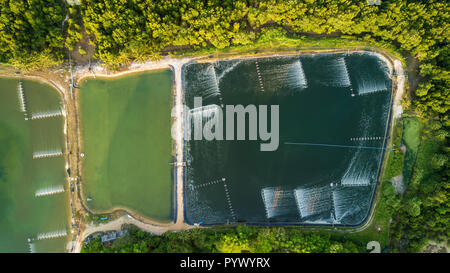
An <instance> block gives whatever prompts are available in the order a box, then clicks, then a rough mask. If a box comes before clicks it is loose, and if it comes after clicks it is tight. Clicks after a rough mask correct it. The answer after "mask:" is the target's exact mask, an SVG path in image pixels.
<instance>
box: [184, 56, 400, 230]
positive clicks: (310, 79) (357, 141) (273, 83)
mask: <svg viewBox="0 0 450 273" xmlns="http://www.w3.org/2000/svg"><path fill="white" fill-rule="evenodd" d="M390 73H391V72H390V71H389V67H388V66H387V64H386V63H385V62H384V61H383V60H382V59H381V58H380V57H379V56H378V55H375V54H372V53H352V54H349V55H347V54H316V55H301V56H286V57H271V58H257V59H245V60H239V59H236V60H224V61H217V62H214V63H195V62H193V63H190V64H188V65H186V66H185V67H184V70H183V79H184V86H183V88H184V92H185V100H186V104H187V106H188V107H190V108H191V109H192V108H193V107H194V103H193V102H194V97H202V99H203V107H202V108H201V109H192V110H191V111H192V112H193V113H203V119H204V118H205V116H211V115H215V114H214V113H210V112H211V111H212V110H211V109H217V108H211V105H216V106H217V107H223V106H222V105H243V106H247V105H250V104H253V105H256V106H258V105H269V106H270V105H279V115H280V117H279V132H280V140H279V147H278V149H277V150H276V151H273V152H261V151H260V143H261V141H249V140H245V141H244V140H240V141H237V140H234V141H217V140H213V141H206V140H190V141H187V142H186V157H187V170H186V181H185V198H186V219H187V221H189V222H190V223H191V224H192V223H200V222H201V223H203V224H226V223H236V222H242V223H249V224H264V225H265V224H292V225H297V224H325V225H328V224H334V225H358V224H360V223H361V222H363V221H364V219H365V218H366V217H367V215H368V213H369V210H370V207H371V202H372V197H373V194H374V191H375V188H376V184H377V177H378V171H379V169H380V163H381V159H382V157H383V147H384V144H385V138H386V136H387V132H386V128H387V127H386V125H387V122H388V120H389V118H388V117H389V111H390V101H391V89H392V86H391V80H390ZM212 112H213V111H212ZM195 119H196V117H195V116H194V117H193V118H192V120H195ZM200 119H202V116H201V114H200ZM224 119H225V121H226V116H225V114H224ZM225 121H224V123H225ZM269 121H270V118H269ZM247 122H248V118H247ZM186 126H190V125H186ZM247 126H248V125H247ZM270 126H271V125H269V127H270ZM224 131H226V129H225V128H224ZM224 135H226V133H224ZM247 139H248V134H247Z"/></svg>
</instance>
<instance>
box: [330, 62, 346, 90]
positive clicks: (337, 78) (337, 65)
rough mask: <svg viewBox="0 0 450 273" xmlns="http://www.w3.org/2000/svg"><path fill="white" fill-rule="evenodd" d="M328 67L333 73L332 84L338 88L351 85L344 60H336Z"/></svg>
mask: <svg viewBox="0 0 450 273" xmlns="http://www.w3.org/2000/svg"><path fill="white" fill-rule="evenodd" d="M330 67H331V69H332V71H334V75H333V80H332V84H333V85H335V86H338V87H348V86H350V85H351V83H350V77H349V74H348V70H347V64H346V63H345V59H344V58H338V59H335V60H333V61H332V62H331V64H330Z"/></svg>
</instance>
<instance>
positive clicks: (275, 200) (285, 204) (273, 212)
mask: <svg viewBox="0 0 450 273" xmlns="http://www.w3.org/2000/svg"><path fill="white" fill-rule="evenodd" d="M261 196H262V199H263V202H264V208H265V210H266V217H267V218H273V217H276V216H281V215H286V214H290V213H291V212H292V211H293V210H295V202H294V196H293V192H292V190H282V189H280V188H278V187H268V188H263V189H262V190H261Z"/></svg>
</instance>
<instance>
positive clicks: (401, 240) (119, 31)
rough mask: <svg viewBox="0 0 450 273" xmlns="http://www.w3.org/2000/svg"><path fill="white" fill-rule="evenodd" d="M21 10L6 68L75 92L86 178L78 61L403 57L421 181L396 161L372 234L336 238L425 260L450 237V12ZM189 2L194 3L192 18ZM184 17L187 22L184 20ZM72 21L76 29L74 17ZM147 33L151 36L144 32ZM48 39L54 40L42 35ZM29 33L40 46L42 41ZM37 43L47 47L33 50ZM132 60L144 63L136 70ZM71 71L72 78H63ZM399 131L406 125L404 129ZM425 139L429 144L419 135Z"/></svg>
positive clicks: (431, 4) (385, 179) (444, 7)
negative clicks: (399, 180)
mask: <svg viewBox="0 0 450 273" xmlns="http://www.w3.org/2000/svg"><path fill="white" fill-rule="evenodd" d="M13 2H15V3H16V4H14V3H13V4H11V5H9V6H7V5H3V6H2V7H0V14H2V15H3V17H4V19H5V25H2V26H0V44H1V45H2V50H1V51H0V62H1V63H3V64H5V65H6V66H5V65H2V66H0V74H1V75H6V76H13V77H16V76H17V77H38V78H41V79H44V81H46V82H52V84H54V85H56V86H59V87H60V90H63V93H64V94H65V96H66V97H67V98H68V100H67V102H66V103H67V109H68V117H67V123H68V124H69V128H68V138H69V140H70V143H69V145H70V149H69V150H68V153H69V151H70V153H69V154H70V156H69V161H70V162H69V164H70V165H71V169H72V170H74V171H75V172H76V171H78V172H79V169H80V168H81V166H79V148H80V147H81V146H80V142H79V141H80V139H79V136H78V137H77V135H76V134H77V133H76V132H77V129H76V128H77V127H78V126H79V125H78V124H77V122H76V120H78V117H77V115H78V112H77V108H79V107H78V105H77V104H78V103H79V102H78V100H77V99H76V97H75V99H74V98H73V97H72V96H71V93H70V92H69V87H68V86H69V85H70V75H69V66H71V65H72V63H74V65H76V67H77V69H76V71H87V72H85V73H86V75H87V74H91V75H92V72H90V67H91V68H92V65H91V60H94V59H97V60H98V59H100V61H99V62H98V64H102V67H108V68H109V69H106V68H102V70H103V71H104V72H105V74H108V73H110V72H109V71H119V72H118V74H117V75H119V74H120V73H121V72H123V70H127V69H129V68H130V67H133V66H134V67H139V65H140V64H139V62H143V61H145V60H148V59H150V60H161V58H162V57H163V55H169V56H172V57H177V58H180V57H181V58H183V57H193V58H199V56H204V57H206V58H226V56H234V55H242V54H243V53H244V52H245V54H248V55H251V54H255V53H257V54H258V55H259V54H261V53H272V54H273V53H275V54H276V53H278V52H280V51H295V52H298V53H303V52H308V51H309V52H311V51H314V50H320V49H323V50H333V49H339V48H340V49H342V50H348V49H349V48H352V47H353V48H354V47H358V48H359V49H364V48H366V49H369V48H373V49H376V50H381V51H386V52H388V54H390V55H392V56H394V57H395V58H398V59H400V60H401V62H402V63H403V66H404V67H405V72H407V73H408V74H407V76H408V77H407V82H406V84H405V89H406V90H405V93H406V94H405V96H404V97H403V100H402V101H401V104H402V106H403V109H404V113H403V114H402V116H401V117H399V118H398V119H397V122H398V123H402V124H403V123H404V122H403V119H404V118H415V119H417V120H418V121H419V122H420V123H422V126H423V127H424V129H423V130H421V131H418V130H409V131H410V133H411V134H412V133H414V132H416V134H420V136H419V139H420V144H419V146H418V150H417V152H416V156H415V157H416V159H415V161H414V160H413V162H412V163H411V160H410V161H409V163H407V164H408V166H409V165H411V164H413V167H412V168H413V170H412V174H411V180H410V181H403V184H404V185H405V186H406V192H405V193H403V194H399V193H397V192H396V190H395V188H394V186H393V185H392V183H391V181H392V179H393V177H396V176H398V175H400V174H402V172H403V169H404V167H403V166H404V160H405V156H404V155H403V156H402V155H401V154H398V153H397V154H395V153H390V154H386V159H385V161H386V162H390V163H389V164H386V166H384V171H383V173H385V175H383V176H382V178H381V179H380V182H381V185H379V188H378V190H377V195H376V197H375V198H376V200H375V202H376V203H375V204H376V208H374V209H373V210H372V211H373V214H374V216H373V220H372V222H371V225H370V226H368V227H365V228H364V230H361V231H358V230H357V231H354V230H353V231H350V232H347V231H345V230H344V229H342V230H337V231H332V232H328V233H331V234H332V236H337V237H340V238H343V239H349V240H350V239H351V240H356V241H359V242H366V243H367V242H368V241H371V240H373V239H374V238H375V239H378V240H379V241H380V243H381V244H382V247H383V246H384V247H386V246H389V248H390V249H391V250H392V251H399V252H406V251H420V250H421V249H422V248H423V246H424V245H426V244H427V242H428V240H434V241H442V240H443V241H446V240H447V239H448V232H449V231H448V210H449V204H448V196H449V185H448V175H449V173H448V169H449V168H448V165H449V163H448V153H449V149H448V127H449V126H450V121H449V119H448V115H447V113H448V108H449V101H450V100H449V82H450V76H449V73H448V71H449V63H448V54H449V46H448V37H450V35H449V28H448V23H447V22H448V19H449V6H448V3H442V2H440V1H417V2H415V3H408V2H407V1H406V0H402V1H396V2H391V1H383V4H382V5H381V6H367V4H366V2H365V1H350V3H347V2H348V1H345V2H346V3H345V4H344V1H342V3H341V2H339V1H338V2H337V3H334V4H330V3H324V4H323V5H318V4H316V3H306V2H303V1H288V2H285V3H278V2H275V1H271V0H268V1H255V3H253V5H251V4H248V3H247V1H235V2H234V3H231V4H230V3H223V4H221V3H219V2H217V3H216V2H214V1H213V3H212V4H211V5H210V6H204V5H203V4H202V3H201V1H191V3H188V2H186V3H184V1H175V2H173V3H170V4H166V5H164V6H162V7H158V3H157V2H151V3H150V5H149V7H148V9H146V10H144V9H143V8H142V3H141V2H142V1H137V5H136V6H135V7H133V8H130V9H127V8H125V7H123V6H121V5H122V4H120V3H114V4H112V5H110V6H108V7H107V8H105V7H104V6H103V7H102V6H101V5H99V4H98V3H94V1H83V3H82V5H81V6H69V5H67V4H64V3H62V2H59V1H55V2H54V3H53V5H54V6H53V7H51V10H49V12H47V13H45V12H44V13H35V14H32V15H30V16H29V17H28V18H26V17H25V16H24V15H23V14H25V12H26V10H27V9H28V10H30V9H33V8H35V9H39V10H42V9H43V8H44V6H46V5H47V3H44V2H42V3H41V1H36V2H33V3H32V4H28V3H24V2H23V1H20V0H18V1H13ZM50 2H52V1H50ZM100 2H109V1H107V0H103V1H100ZM29 5H33V7H29ZM179 5H180V6H183V7H182V9H181V7H180V6H179ZM228 5H231V6H230V7H229V6H228ZM105 9H106V10H105ZM180 10H183V11H184V13H185V14H186V16H184V17H181V16H180V12H181V11H180ZM336 10H338V11H339V12H336ZM105 12H106V13H107V15H108V16H117V18H116V19H114V20H111V19H110V18H109V17H108V16H106V17H105V18H102V17H98V16H96V15H95V14H103V13H105ZM165 13H170V14H171V15H169V16H168V17H167V18H166V19H165V21H163V20H162V19H161V18H163V16H162V15H163V14H165ZM230 13H231V14H230ZM66 14H67V15H68V18H69V19H68V20H67V21H65V20H64V17H65V16H66ZM29 18H33V19H37V20H40V21H41V22H45V23H46V24H44V25H46V29H45V31H40V32H33V31H32V30H33V29H35V28H43V27H42V25H39V24H36V25H34V22H33V21H32V20H30V19H29ZM126 18H131V19H133V21H134V22H135V23H136V24H135V25H134V27H132V26H129V25H127V24H125V25H123V24H120V22H121V21H122V20H124V19H126ZM146 18H151V20H150V21H151V22H152V24H149V25H146V26H144V25H145V23H144V22H145V21H146ZM8 20H11V24H14V23H13V22H14V21H22V22H24V23H23V24H22V25H21V26H20V27H18V28H16V29H14V30H12V29H9V28H5V26H6V25H8ZM63 21H64V23H62V24H61V22H63ZM61 25H62V26H63V28H61ZM171 27H173V28H171ZM44 28H45V27H44ZM139 28H141V29H144V31H140V32H139V33H137V32H136V29H139ZM30 30H31V31H30ZM46 31H47V32H49V33H51V35H47V36H46V35H42V34H45V33H46ZM191 34H194V35H191ZM29 35H33V36H34V37H32V38H31V39H30V37H29ZM139 35H143V36H142V37H139V38H141V39H140V40H139V41H138V40H136V37H138V36H139ZM149 35H150V36H149ZM190 36H192V37H190ZM10 37H12V43H8V44H7V43H6V42H5V39H10ZM60 37H64V38H63V39H61V38H60ZM94 37H95V38H94ZM152 37H153V38H152ZM32 41H33V42H34V41H36V43H35V44H34V45H32V44H30V43H31V42H32ZM14 43H16V45H14ZM80 48H81V50H80ZM38 52H42V53H38ZM82 53H84V54H82ZM245 54H244V55H245ZM205 55H206V56H205ZM65 56H66V57H65ZM67 56H69V57H67ZM67 60H69V62H67ZM88 61H89V64H88ZM132 61H134V64H131V62H132ZM61 67H63V71H60V70H61V69H60V68H61ZM98 67H100V66H98ZM17 69H19V70H17ZM144 70H148V69H144ZM16 72H19V73H20V74H15V73H16ZM125 73H126V72H125ZM75 79H77V76H75ZM65 86H67V87H65ZM70 91H71V89H70ZM406 91H407V92H406ZM77 93H78V92H77V91H76V92H75V96H76V95H77ZM391 125H392V126H395V125H394V122H392V123H391ZM397 127H398V126H396V128H397ZM396 130H399V129H392V130H391V134H393V138H391V141H392V142H393V144H394V145H396V146H397V147H398V146H402V145H403V143H404V142H408V140H407V139H406V138H407V137H406V136H404V135H403V134H402V132H396ZM405 130H406V128H404V129H403V130H400V131H403V132H405ZM78 132H79V131H78ZM409 137H411V136H409ZM414 138H415V139H417V136H416V137H414ZM406 149H408V145H406ZM406 152H407V150H406ZM77 158H78V160H77ZM405 164H406V163H405ZM408 168H409V167H408ZM386 173H387V174H389V175H387V174H386ZM77 193H79V190H78V188H77V191H76V193H75V196H72V197H73V198H74V200H73V201H74V206H75V210H76V211H77V212H76V213H75V215H74V216H75V218H77V220H76V222H77V223H78V225H79V226H80V229H78V235H80V230H83V228H85V227H86V223H83V221H81V220H80V219H83V218H84V216H83V215H82V213H81V212H82V211H83V209H82V207H83V206H82V204H81V203H80V199H81V197H80V196H78V197H77ZM122 217H124V216H122ZM118 219H120V218H118ZM214 229H216V228H214ZM286 229H288V228H286ZM298 229H299V230H305V231H308V230H310V229H309V228H298ZM201 230H202V229H201ZM319 230H324V229H321V228H314V229H313V230H312V231H319ZM169 234H175V233H169ZM180 234H181V233H180ZM320 234H323V233H320ZM168 236H171V235H168ZM174 236H175V235H174ZM80 237H81V236H78V238H80ZM155 240H156V238H155ZM80 243H81V242H80ZM124 249H125V248H124Z"/></svg>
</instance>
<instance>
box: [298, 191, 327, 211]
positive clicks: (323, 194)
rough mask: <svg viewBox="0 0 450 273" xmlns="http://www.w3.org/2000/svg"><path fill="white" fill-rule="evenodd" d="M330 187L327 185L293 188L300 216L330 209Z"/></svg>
mask: <svg viewBox="0 0 450 273" xmlns="http://www.w3.org/2000/svg"><path fill="white" fill-rule="evenodd" d="M330 193H331V188H330V187H329V186H323V187H310V188H299V189H296V190H295V200H296V202H297V207H298V211H299V213H300V217H302V218H305V217H309V216H312V215H317V214H321V213H323V212H326V211H329V210H330V209H331V202H330Z"/></svg>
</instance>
